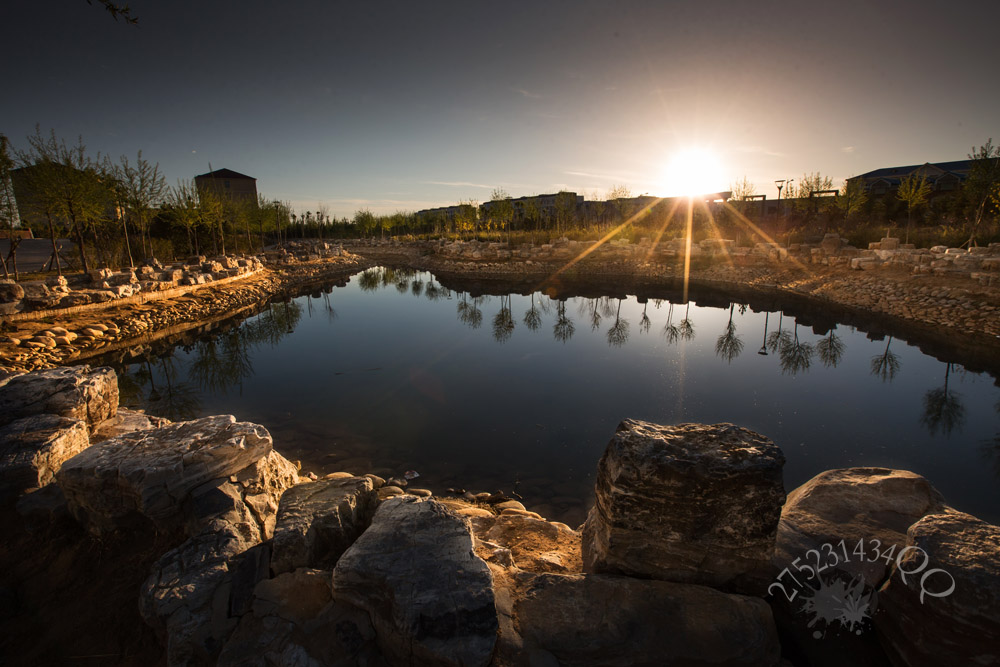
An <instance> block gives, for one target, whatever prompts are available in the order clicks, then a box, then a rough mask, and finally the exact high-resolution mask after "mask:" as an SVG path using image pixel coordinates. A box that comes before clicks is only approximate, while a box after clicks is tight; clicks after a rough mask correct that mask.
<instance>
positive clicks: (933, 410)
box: [920, 364, 965, 436]
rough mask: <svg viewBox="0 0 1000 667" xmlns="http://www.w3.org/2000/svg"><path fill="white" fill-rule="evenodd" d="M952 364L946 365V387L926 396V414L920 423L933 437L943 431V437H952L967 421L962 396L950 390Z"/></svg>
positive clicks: (931, 391) (933, 390)
mask: <svg viewBox="0 0 1000 667" xmlns="http://www.w3.org/2000/svg"><path fill="white" fill-rule="evenodd" d="M951 367H952V364H945V368H944V385H943V386H941V387H938V388H936V389H931V390H930V391H928V392H927V393H926V394H924V413H923V415H922V416H921V419H920V421H921V422H922V423H923V425H924V426H926V427H927V430H928V431H930V433H931V435H934V434H936V433H937V432H938V429H940V430H941V433H942V435H945V436H948V435H951V432H952V431H953V430H954V429H956V428H957V429H959V430H961V428H962V423H963V422H964V421H965V406H964V405H963V404H962V396H961V394H958V393H956V392H955V391H954V390H949V389H948V376H949V375H950V374H951Z"/></svg>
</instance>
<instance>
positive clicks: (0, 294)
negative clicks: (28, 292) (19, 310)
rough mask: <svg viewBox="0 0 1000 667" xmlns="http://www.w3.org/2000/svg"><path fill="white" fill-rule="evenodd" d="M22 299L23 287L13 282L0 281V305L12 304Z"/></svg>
mask: <svg viewBox="0 0 1000 667" xmlns="http://www.w3.org/2000/svg"><path fill="white" fill-rule="evenodd" d="M23 298H24V288H23V287H21V286H20V285H18V284H17V283H16V282H14V281H13V280H0V303H13V302H16V301H20V300H21V299H23Z"/></svg>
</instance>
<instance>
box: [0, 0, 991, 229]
mask: <svg viewBox="0 0 1000 667" xmlns="http://www.w3.org/2000/svg"><path fill="white" fill-rule="evenodd" d="M130 4H131V6H132V9H133V11H134V13H135V14H136V15H137V16H138V17H139V25H138V26H135V27H133V26H127V25H124V24H123V23H121V22H117V23H116V22H115V21H114V20H113V19H112V18H111V17H110V16H109V15H108V14H106V13H105V12H104V11H103V9H101V8H100V7H99V6H97V7H95V6H90V5H88V4H87V3H86V2H85V1H84V0H37V1H35V2H31V3H5V4H4V6H3V7H2V8H0V23H2V24H3V25H4V26H5V28H6V29H5V44H6V46H7V49H6V52H7V57H6V58H5V60H6V63H7V64H6V66H5V68H4V69H5V77H4V78H5V79H6V82H7V83H6V86H5V94H4V104H3V105H2V108H0V132H3V133H5V134H7V135H8V136H9V137H10V138H11V141H12V142H13V143H14V144H15V146H20V147H23V146H24V143H25V142H24V137H25V136H26V135H28V134H30V133H32V132H33V131H34V126H35V124H36V123H39V124H40V125H41V126H42V129H43V131H48V129H49V128H54V129H55V130H56V132H57V134H59V135H60V136H63V137H66V138H67V139H75V137H76V136H77V135H82V136H83V138H84V141H85V142H86V143H87V145H88V147H89V148H90V149H91V150H92V151H93V152H98V151H100V152H101V153H106V154H110V155H112V156H116V157H117V156H119V155H122V154H127V155H129V156H130V157H132V158H134V156H135V153H136V151H138V150H139V149H142V151H143V155H144V157H146V158H147V159H150V160H152V161H155V162H158V163H159V164H160V166H161V168H162V169H163V171H164V172H165V173H166V175H167V177H168V179H169V180H170V181H171V182H174V181H176V180H177V179H179V178H190V177H192V176H194V175H196V174H199V173H203V172H205V171H208V165H209V163H211V165H212V167H213V168H220V167H228V168H230V169H234V170H236V171H240V172H243V173H246V174H249V175H251V176H254V177H256V178H257V179H258V188H259V190H260V191H261V192H263V193H264V194H265V195H267V196H269V197H272V198H278V199H282V200H288V201H291V202H292V204H293V205H294V206H295V207H296V208H298V209H300V210H315V209H316V207H317V206H318V205H319V204H324V205H326V206H327V207H328V208H329V210H330V212H331V213H332V214H334V215H337V216H352V215H353V213H354V211H356V210H357V209H359V208H362V207H368V208H370V209H371V210H373V211H375V212H392V211H395V210H415V209H419V208H426V207H431V206H438V205H446V204H451V203H455V202H457V201H459V200H468V199H472V200H475V201H485V200H487V199H489V196H490V192H491V190H492V189H493V188H495V187H503V188H505V189H506V190H507V191H508V192H510V193H511V194H512V195H514V196H520V195H528V194H533V193H542V192H553V191H556V190H559V189H563V188H566V189H571V190H575V191H577V192H580V193H586V194H588V195H600V194H603V193H605V192H607V190H608V189H609V188H610V187H611V186H613V185H615V184H624V185H626V186H628V187H630V188H631V190H632V191H633V192H634V193H635V194H641V193H649V194H654V195H658V194H670V190H671V189H670V184H669V183H668V182H665V181H666V180H667V179H666V177H665V175H664V171H665V167H666V165H667V163H668V162H669V161H670V156H671V155H672V154H673V153H675V152H676V151H678V150H681V149H683V148H687V147H705V148H708V149H710V150H712V151H713V152H714V153H715V154H716V155H717V156H718V158H719V162H720V163H721V169H720V173H719V174H718V176H717V177H716V178H715V179H714V181H715V183H714V184H713V185H714V187H716V188H717V189H725V188H727V187H728V185H729V184H730V183H732V182H733V181H735V180H737V179H739V178H741V177H742V176H744V175H746V176H747V177H748V178H749V179H750V180H751V181H753V182H754V183H755V184H756V186H757V188H758V192H761V193H765V194H767V195H768V196H773V195H774V194H775V188H774V183H773V181H774V180H775V179H778V178H798V177H799V176H800V175H801V174H803V173H805V172H813V171H820V172H822V173H823V174H826V175H829V176H830V177H832V178H833V179H834V181H835V183H836V184H837V185H839V184H840V182H841V181H842V180H843V179H844V178H846V177H847V176H850V175H853V174H858V173H863V172H865V171H869V170H871V169H875V168H878V167H881V166H889V165H894V164H911V163H922V162H926V161H932V162H933V161H943V160H953V159H962V158H964V157H965V156H966V154H967V153H969V152H970V150H971V149H972V147H973V145H976V146H978V145H980V144H982V143H984V142H985V141H986V139H987V138H989V137H991V136H992V137H995V138H998V139H1000V87H998V86H997V85H996V78H997V72H996V64H997V62H1000V46H998V44H1000V40H997V39H996V34H995V30H996V25H998V23H1000V3H998V2H995V1H993V0H971V1H968V2H961V3H947V4H942V3H939V2H934V3H932V2H927V1H924V0H916V1H911V2H895V1H883V2H878V3H871V2H859V1H854V0H847V1H845V2H841V3H836V4H834V5H830V4H826V3H823V4H820V3H803V2H776V1H766V0H762V1H759V2H743V1H738V0H727V1H721V0H720V1H712V0H704V1H702V2H697V3H694V2H645V3H644V2H588V1H586V0H581V1H578V2H544V3H543V2H507V3H503V4H502V5H501V4H498V3H479V2H434V1H429V2H424V3H414V2H399V3H396V2H378V1H371V2H365V3H358V4H344V3H330V2H294V1H293V2H283V3H273V2H259V1H256V0H244V1H241V2H236V1H213V0H204V1H203V2H192V1H189V0H175V1H172V2H152V1H150V0H132V1H131V2H130Z"/></svg>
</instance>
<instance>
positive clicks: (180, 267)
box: [0, 255, 263, 315]
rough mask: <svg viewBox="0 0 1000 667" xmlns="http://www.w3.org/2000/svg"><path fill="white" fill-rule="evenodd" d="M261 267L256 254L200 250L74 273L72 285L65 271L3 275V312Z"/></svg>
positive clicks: (105, 298)
mask: <svg viewBox="0 0 1000 667" xmlns="http://www.w3.org/2000/svg"><path fill="white" fill-rule="evenodd" d="M262 267H263V264H262V263H261V261H260V259H258V258H257V257H232V256H223V257H215V258H212V259H207V258H206V257H205V256H204V255H197V256H194V257H189V258H187V259H186V260H185V261H184V262H181V263H175V264H170V265H166V266H164V265H163V264H161V263H160V262H158V261H157V260H155V259H151V260H149V261H148V262H147V263H146V264H144V265H142V266H140V267H138V268H135V269H133V268H127V269H123V270H121V271H112V270H111V269H106V268H105V269H95V270H92V271H90V273H89V274H87V275H86V276H81V277H75V276H74V278H73V279H74V282H73V283H72V286H71V283H70V282H69V280H67V278H66V277H65V276H50V277H48V278H46V279H44V280H24V281H21V282H19V283H14V282H13V281H9V280H3V281H0V315H10V314H13V313H18V312H21V311H35V310H47V309H53V308H69V307H72V306H82V305H86V304H90V303H105V302H109V301H114V300H116V299H123V298H126V297H130V296H133V295H135V294H138V293H140V292H160V291H164V290H168V289H172V288H174V287H181V286H185V285H204V284H206V283H211V282H214V281H217V280H222V279H224V278H233V277H236V276H243V275H249V274H251V273H254V272H256V271H258V270H259V269H261V268H262Z"/></svg>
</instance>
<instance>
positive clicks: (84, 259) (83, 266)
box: [69, 209, 90, 274]
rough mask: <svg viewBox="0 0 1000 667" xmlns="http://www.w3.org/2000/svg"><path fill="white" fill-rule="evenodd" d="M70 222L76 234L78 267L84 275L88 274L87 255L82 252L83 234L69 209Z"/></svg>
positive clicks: (74, 215)
mask: <svg viewBox="0 0 1000 667" xmlns="http://www.w3.org/2000/svg"><path fill="white" fill-rule="evenodd" d="M69 217H70V220H71V221H72V223H73V231H74V232H76V242H77V244H78V245H79V247H80V248H79V249H80V267H81V269H82V270H83V272H84V273H87V274H89V273H90V265H89V264H88V263H87V253H86V252H84V250H83V232H82V231H80V225H79V223H77V221H76V214H75V213H74V212H73V210H72V209H70V213H69Z"/></svg>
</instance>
